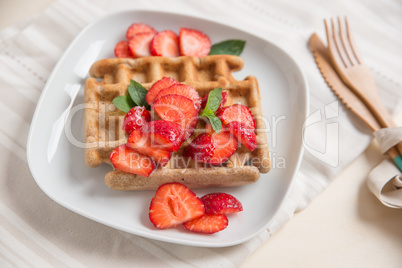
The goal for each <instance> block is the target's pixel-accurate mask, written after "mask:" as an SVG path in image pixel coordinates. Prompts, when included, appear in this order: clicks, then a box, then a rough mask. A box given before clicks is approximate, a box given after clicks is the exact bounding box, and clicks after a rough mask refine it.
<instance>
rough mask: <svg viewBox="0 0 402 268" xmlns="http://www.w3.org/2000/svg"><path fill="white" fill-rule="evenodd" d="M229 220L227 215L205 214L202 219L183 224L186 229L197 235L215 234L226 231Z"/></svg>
mask: <svg viewBox="0 0 402 268" xmlns="http://www.w3.org/2000/svg"><path fill="white" fill-rule="evenodd" d="M228 224H229V220H228V218H227V217H226V215H225V214H216V215H211V214H204V215H203V216H202V217H201V218H198V219H194V220H190V221H187V222H185V223H183V225H184V228H186V229H187V230H190V231H192V232H195V233H203V234H213V233H217V232H219V231H222V230H224V229H226V227H227V226H228Z"/></svg>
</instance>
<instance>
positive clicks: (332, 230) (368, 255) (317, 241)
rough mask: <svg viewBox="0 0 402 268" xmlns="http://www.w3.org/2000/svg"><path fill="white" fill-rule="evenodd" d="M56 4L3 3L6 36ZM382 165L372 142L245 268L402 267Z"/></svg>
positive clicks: (396, 215)
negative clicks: (373, 181) (382, 191)
mask: <svg viewBox="0 0 402 268" xmlns="http://www.w3.org/2000/svg"><path fill="white" fill-rule="evenodd" d="M51 3H52V0H35V1H25V0H13V1H6V0H0V6H1V9H0V30H1V29H3V28H5V27H7V26H9V25H12V24H14V23H16V22H18V21H19V20H22V19H24V18H27V17H29V16H31V15H33V14H35V13H38V12H41V11H42V10H43V9H45V8H46V7H47V6H48V5H50V4H51ZM396 121H397V122H398V123H401V122H402V116H399V117H398V118H396ZM382 159H383V158H382V156H381V155H380V152H379V149H378V146H377V144H376V143H375V142H372V143H371V144H370V146H369V147H368V148H367V150H366V151H365V152H364V153H363V154H362V155H360V156H359V157H358V158H357V159H356V160H355V161H354V162H353V163H352V164H351V165H350V166H349V167H348V168H347V169H345V170H344V171H343V172H342V173H341V174H340V175H339V176H338V177H336V178H335V179H334V180H333V182H332V183H331V184H330V185H329V187H328V188H327V189H325V191H324V192H322V193H321V194H320V195H319V196H318V197H317V198H316V199H315V200H314V201H313V202H312V203H311V204H310V205H309V206H308V207H307V208H306V209H304V210H303V211H301V212H298V213H296V214H295V216H294V217H293V219H292V220H291V221H289V222H288V223H287V224H286V225H285V226H284V227H283V228H282V229H281V230H279V231H278V232H277V233H275V234H274V235H273V236H272V237H271V238H270V239H269V240H268V241H267V242H265V243H264V244H263V245H262V246H261V247H260V248H259V249H258V250H257V251H256V252H254V253H253V254H252V255H251V256H250V257H249V258H248V259H247V260H246V261H245V262H244V263H243V265H242V267H268V266H272V267H296V266H298V267H401V265H402V254H401V253H402V210H397V209H391V208H387V207H384V206H383V205H382V204H381V203H380V202H379V201H378V200H377V199H376V198H375V197H374V196H373V195H372V194H371V192H370V191H369V189H368V187H367V185H366V176H367V174H368V173H369V172H370V170H371V169H372V168H373V167H374V166H375V165H377V164H378V163H379V162H380V161H381V160H382Z"/></svg>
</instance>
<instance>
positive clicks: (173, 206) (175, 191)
mask: <svg viewBox="0 0 402 268" xmlns="http://www.w3.org/2000/svg"><path fill="white" fill-rule="evenodd" d="M202 215H204V204H203V203H202V202H201V200H200V199H199V198H198V197H197V196H196V195H195V193H194V192H193V191H191V190H190V189H189V188H187V187H186V186H185V185H183V184H181V183H166V184H163V185H161V186H160V187H159V188H158V190H156V193H155V196H154V197H153V198H152V201H151V205H150V207H149V219H150V220H151V222H152V224H153V225H154V226H155V227H156V228H160V229H167V228H170V227H173V226H176V225H178V224H181V223H183V222H186V221H189V220H192V219H196V218H199V217H201V216H202Z"/></svg>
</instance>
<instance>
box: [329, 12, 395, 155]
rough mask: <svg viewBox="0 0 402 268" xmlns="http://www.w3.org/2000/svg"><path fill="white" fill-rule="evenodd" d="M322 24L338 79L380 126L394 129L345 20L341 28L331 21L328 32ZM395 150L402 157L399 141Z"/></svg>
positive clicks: (339, 21) (340, 24) (338, 22)
mask: <svg viewBox="0 0 402 268" xmlns="http://www.w3.org/2000/svg"><path fill="white" fill-rule="evenodd" d="M324 23H325V31H326V34H327V42H328V50H329V54H330V57H331V61H332V63H333V65H334V67H335V69H336V71H337V73H338V75H339V77H340V78H341V79H342V81H343V82H344V83H345V84H346V85H347V86H348V87H349V88H350V89H351V90H352V91H353V92H354V93H355V94H356V95H357V96H358V97H359V98H360V99H361V100H362V101H363V102H364V103H365V104H366V106H367V107H368V108H369V110H370V111H371V112H372V113H373V115H374V116H375V117H376V119H377V121H378V122H379V123H380V125H381V127H383V128H387V127H395V126H396V125H395V123H394V121H393V120H392V118H391V116H390V115H389V113H388V112H387V110H386V109H385V107H384V105H383V104H382V102H381V100H380V97H379V95H378V91H377V88H376V85H375V82H374V79H373V77H372V75H371V73H370V70H369V69H368V67H367V66H366V65H365V64H364V63H363V61H362V60H361V57H360V56H359V52H358V50H357V47H356V45H355V43H354V41H353V37H352V34H351V32H350V27H349V24H348V20H347V18H345V23H344V24H345V26H343V25H342V22H341V19H340V18H339V17H338V18H337V24H338V26H336V23H335V21H334V19H333V18H332V19H331V29H330V28H329V25H328V24H329V23H328V22H327V21H326V20H324ZM345 27H346V30H345ZM396 148H397V149H398V151H399V154H402V142H400V143H398V144H397V145H396Z"/></svg>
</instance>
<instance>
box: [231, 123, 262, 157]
mask: <svg viewBox="0 0 402 268" xmlns="http://www.w3.org/2000/svg"><path fill="white" fill-rule="evenodd" d="M226 127H227V129H228V130H229V132H230V133H232V134H233V136H235V137H236V139H237V140H238V141H240V142H241V144H243V145H244V146H246V148H247V149H249V150H250V151H254V150H255V148H256V147H257V137H256V135H255V129H254V128H250V127H249V126H247V125H245V124H244V123H241V122H238V121H232V122H230V123H229V124H228V125H227V126H226Z"/></svg>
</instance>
